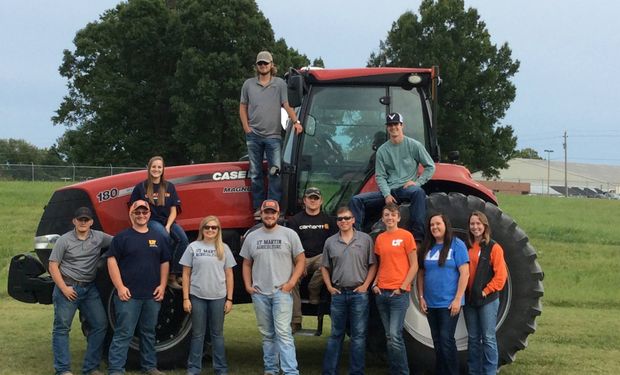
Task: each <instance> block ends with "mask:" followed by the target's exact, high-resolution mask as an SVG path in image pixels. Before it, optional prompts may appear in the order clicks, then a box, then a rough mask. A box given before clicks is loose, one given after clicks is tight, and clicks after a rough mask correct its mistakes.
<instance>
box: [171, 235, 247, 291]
mask: <svg viewBox="0 0 620 375" xmlns="http://www.w3.org/2000/svg"><path fill="white" fill-rule="evenodd" d="M179 264H181V265H183V266H187V267H190V268H191V269H192V272H191V277H190V286H189V293H190V294H192V295H194V296H196V297H198V298H202V299H211V300H212V299H220V298H224V297H226V269H227V268H232V267H234V266H236V265H237V262H235V257H234V256H233V254H232V252H231V251H230V248H229V247H228V245H226V244H224V258H223V259H221V260H220V259H219V258H218V257H217V251H216V250H215V244H209V243H206V242H204V241H194V242H192V243H190V244H189V246H188V247H187V249H186V250H185V252H184V253H183V256H182V257H181V260H180V261H179Z"/></svg>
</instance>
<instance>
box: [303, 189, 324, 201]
mask: <svg viewBox="0 0 620 375" xmlns="http://www.w3.org/2000/svg"><path fill="white" fill-rule="evenodd" d="M311 195H316V196H317V197H319V198H321V190H319V188H316V187H309V188H307V189H306V191H304V197H309V196H311Z"/></svg>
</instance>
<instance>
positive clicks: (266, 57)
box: [256, 51, 273, 63]
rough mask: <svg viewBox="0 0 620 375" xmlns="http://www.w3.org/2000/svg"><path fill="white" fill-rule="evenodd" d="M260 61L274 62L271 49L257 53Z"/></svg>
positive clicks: (257, 58)
mask: <svg viewBox="0 0 620 375" xmlns="http://www.w3.org/2000/svg"><path fill="white" fill-rule="evenodd" d="M260 61H264V62H268V63H270V62H273V57H271V53H269V51H260V52H259V53H258V55H256V62H257V63H258V62H260Z"/></svg>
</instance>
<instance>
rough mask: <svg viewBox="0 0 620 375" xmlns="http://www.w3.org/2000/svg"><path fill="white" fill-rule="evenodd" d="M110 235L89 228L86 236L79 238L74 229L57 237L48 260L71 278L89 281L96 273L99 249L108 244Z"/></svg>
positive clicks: (93, 278) (99, 256)
mask: <svg viewBox="0 0 620 375" xmlns="http://www.w3.org/2000/svg"><path fill="white" fill-rule="evenodd" d="M111 242H112V236H110V235H109V234H106V233H103V232H101V231H98V230H93V229H91V230H90V233H89V235H88V238H86V239H85V240H80V239H79V238H78V237H77V235H76V233H75V229H74V230H72V231H70V232H67V233H65V234H63V235H62V236H60V237H59V238H58V240H57V241H56V244H54V248H53V249H52V254H51V255H50V259H49V260H50V261H54V262H57V263H58V264H59V265H60V273H61V274H63V275H64V276H68V277H70V278H72V279H73V280H77V281H82V282H91V281H93V280H95V276H96V274H97V261H99V258H101V249H102V248H104V247H108V246H110V243H111Z"/></svg>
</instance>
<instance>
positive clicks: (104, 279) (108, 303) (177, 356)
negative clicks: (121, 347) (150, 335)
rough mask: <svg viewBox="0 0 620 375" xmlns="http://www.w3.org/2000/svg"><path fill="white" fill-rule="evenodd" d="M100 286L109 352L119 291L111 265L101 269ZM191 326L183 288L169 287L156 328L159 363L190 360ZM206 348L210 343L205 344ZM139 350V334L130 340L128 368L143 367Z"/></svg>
mask: <svg viewBox="0 0 620 375" xmlns="http://www.w3.org/2000/svg"><path fill="white" fill-rule="evenodd" d="M102 271H103V272H102ZM97 287H98V288H99V293H100V295H101V299H102V302H103V307H104V309H105V311H106V314H107V317H108V333H107V336H106V344H105V353H107V351H108V348H109V345H110V342H111V339H112V335H113V334H114V326H115V318H114V317H115V314H114V303H113V299H112V297H113V295H114V294H115V293H116V289H115V288H114V287H113V285H112V282H111V281H110V278H109V277H108V275H107V267H103V270H102V269H101V268H100V269H99V272H98V276H97ZM191 327H192V323H191V319H190V316H189V314H186V313H185V312H184V311H183V295H182V292H181V291H180V290H174V289H171V288H167V289H166V294H165V296H164V300H163V301H162V305H161V309H160V310H159V317H158V321H157V328H156V330H157V331H156V344H155V350H156V351H157V365H158V367H160V368H164V369H166V368H174V367H183V366H184V365H185V363H187V355H188V353H189V344H190V341H191V336H192V334H191ZM206 348H207V345H205V349H206ZM139 350H140V348H139V341H138V339H137V337H134V338H133V339H132V340H131V343H130V344H129V352H128V355H127V368H139V367H140V351H139ZM106 359H107V358H106Z"/></svg>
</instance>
